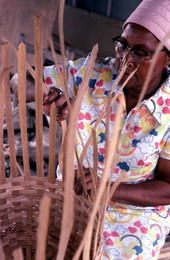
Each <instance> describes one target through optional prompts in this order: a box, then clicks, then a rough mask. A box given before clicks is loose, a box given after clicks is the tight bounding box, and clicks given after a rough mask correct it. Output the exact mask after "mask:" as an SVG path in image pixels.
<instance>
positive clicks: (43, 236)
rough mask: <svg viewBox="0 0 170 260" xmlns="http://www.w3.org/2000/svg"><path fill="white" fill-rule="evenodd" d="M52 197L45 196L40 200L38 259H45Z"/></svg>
mask: <svg viewBox="0 0 170 260" xmlns="http://www.w3.org/2000/svg"><path fill="white" fill-rule="evenodd" d="M50 204H51V198H50V197H48V196H44V197H43V198H42V200H41V202H40V207H39V219H38V222H39V225H38V229H37V247H36V248H37V250H36V258H35V259H36V260H45V259H46V255H45V250H46V240H47V232H48V223H49V212H50Z"/></svg>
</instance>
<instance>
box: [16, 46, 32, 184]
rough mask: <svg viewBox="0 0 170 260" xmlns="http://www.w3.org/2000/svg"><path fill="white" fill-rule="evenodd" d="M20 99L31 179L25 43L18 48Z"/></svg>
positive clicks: (26, 171)
mask: <svg viewBox="0 0 170 260" xmlns="http://www.w3.org/2000/svg"><path fill="white" fill-rule="evenodd" d="M18 99H19V116H20V128H21V140H22V153H23V162H24V176H25V178H26V179H30V165H29V151H28V134H27V117H26V48H25V44H23V43H21V44H20V46H19V48H18Z"/></svg>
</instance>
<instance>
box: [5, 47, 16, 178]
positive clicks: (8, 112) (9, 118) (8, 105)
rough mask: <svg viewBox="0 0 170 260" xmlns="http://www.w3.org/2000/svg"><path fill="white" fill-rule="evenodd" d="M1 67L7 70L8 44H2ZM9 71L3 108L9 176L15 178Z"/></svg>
mask: <svg viewBox="0 0 170 260" xmlns="http://www.w3.org/2000/svg"><path fill="white" fill-rule="evenodd" d="M2 60H3V64H4V65H3V67H4V68H9V46H8V43H6V44H4V48H3V51H2ZM9 79H10V78H9V70H8V71H7V73H6V74H5V78H4V83H5V106H6V119H7V130H8V140H9V148H10V164H11V174H12V177H16V176H17V174H18V173H17V164H16V151H15V137H14V126H13V118H12V107H11V95H10V86H9Z"/></svg>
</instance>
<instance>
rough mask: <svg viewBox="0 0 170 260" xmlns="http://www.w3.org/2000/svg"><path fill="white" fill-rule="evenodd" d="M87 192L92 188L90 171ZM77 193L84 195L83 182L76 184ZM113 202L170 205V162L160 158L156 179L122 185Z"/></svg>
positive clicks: (87, 175) (87, 173)
mask: <svg viewBox="0 0 170 260" xmlns="http://www.w3.org/2000/svg"><path fill="white" fill-rule="evenodd" d="M84 174H85V181H86V185H87V190H88V191H90V190H91V188H92V178H91V174H90V171H89V169H86V171H84ZM75 192H76V193H77V194H78V195H80V194H81V193H82V187H81V180H80V179H78V180H77V182H76V184H75ZM112 201H114V202H119V203H124V204H129V205H135V206H141V207H142V206H144V207H146V206H160V205H168V204H170V160H166V159H162V158H160V159H159V161H158V164H157V167H156V170H155V179H153V180H150V181H145V182H142V183H139V184H120V185H119V186H118V187H117V189H116V191H115V192H114V194H113V196H112Z"/></svg>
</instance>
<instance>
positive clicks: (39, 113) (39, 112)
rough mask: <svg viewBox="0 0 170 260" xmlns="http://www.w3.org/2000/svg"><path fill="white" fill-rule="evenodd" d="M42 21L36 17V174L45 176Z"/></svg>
mask: <svg viewBox="0 0 170 260" xmlns="http://www.w3.org/2000/svg"><path fill="white" fill-rule="evenodd" d="M42 67H43V61H42V21H41V17H40V16H39V15H36V17H35V106H36V172H37V176H43V173H44V170H43V142H42V131H43V92H42V79H43V75H42Z"/></svg>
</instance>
